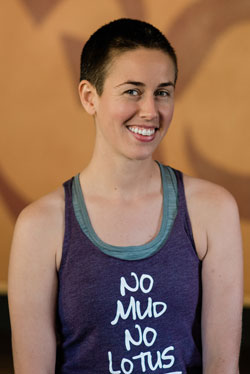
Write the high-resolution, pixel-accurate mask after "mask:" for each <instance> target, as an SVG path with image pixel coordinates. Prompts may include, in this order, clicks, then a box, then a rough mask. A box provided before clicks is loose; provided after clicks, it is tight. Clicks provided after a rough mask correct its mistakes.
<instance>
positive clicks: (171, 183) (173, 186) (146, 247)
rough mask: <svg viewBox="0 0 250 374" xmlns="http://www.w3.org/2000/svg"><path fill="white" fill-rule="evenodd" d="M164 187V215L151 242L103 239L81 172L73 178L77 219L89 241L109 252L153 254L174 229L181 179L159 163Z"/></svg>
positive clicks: (133, 255) (129, 256) (129, 257)
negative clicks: (123, 242)
mask: <svg viewBox="0 0 250 374" xmlns="http://www.w3.org/2000/svg"><path fill="white" fill-rule="evenodd" d="M157 164H158V165H159V168H160V172H161V179H162V186H163V216H162V223H161V227H160V231H159V233H158V234H157V236H156V237H155V238H154V239H153V240H151V241H150V242H148V243H146V244H143V245H136V246H114V245H110V244H108V243H105V242H103V241H102V240H101V239H100V238H99V237H98V236H97V235H96V233H95V231H94V229H93V226H92V224H91V222H90V218H89V215H88V212H87V208H86V204H85V201H84V196H83V193H82V189H81V185H80V180H79V174H78V175H76V176H75V177H74V178H73V184H72V200H73V208H74V212H75V216H76V219H77V221H78V223H79V225H80V227H81V229H82V231H83V232H84V234H85V235H86V236H87V237H88V238H89V240H90V241H91V242H92V243H93V244H94V245H95V246H96V247H98V248H99V249H100V250H101V251H102V252H103V253H105V254H106V255H109V256H112V257H116V258H119V259H122V260H140V259H144V258H147V257H150V256H152V255H153V254H155V253H156V252H157V251H158V250H160V249H161V247H162V246H163V244H164V243H165V242H166V240H167V239H168V237H169V234H170V232H171V229H172V226H173V223H174V220H175V217H176V214H177V206H178V201H177V200H178V196H177V181H176V176H175V173H174V171H173V170H172V169H171V168H170V167H169V166H163V165H162V164H160V163H158V162H157Z"/></svg>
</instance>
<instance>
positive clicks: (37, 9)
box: [20, 0, 62, 23]
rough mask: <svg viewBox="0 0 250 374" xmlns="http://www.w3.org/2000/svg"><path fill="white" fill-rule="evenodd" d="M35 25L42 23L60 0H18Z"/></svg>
mask: <svg viewBox="0 0 250 374" xmlns="http://www.w3.org/2000/svg"><path fill="white" fill-rule="evenodd" d="M20 1H21V2H22V3H23V4H24V5H25V6H26V7H27V8H28V10H29V12H30V14H31V16H32V17H33V19H34V20H35V22H36V23H40V22H42V21H43V20H44V19H45V18H46V17H47V16H48V15H49V13H50V12H51V11H52V10H53V9H54V7H55V6H56V5H57V4H58V3H60V2H61V1H62V0H20Z"/></svg>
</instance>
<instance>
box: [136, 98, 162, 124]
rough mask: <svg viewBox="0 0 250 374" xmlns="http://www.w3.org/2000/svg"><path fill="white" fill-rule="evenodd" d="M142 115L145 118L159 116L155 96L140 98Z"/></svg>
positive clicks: (150, 118)
mask: <svg viewBox="0 0 250 374" xmlns="http://www.w3.org/2000/svg"><path fill="white" fill-rule="evenodd" d="M139 105H140V117H141V118H143V119H145V120H148V121H150V120H153V119H155V118H157V117H158V110H157V104H156V102H155V97H154V96H151V95H148V96H147V97H146V96H145V97H143V98H141V100H140V104H139Z"/></svg>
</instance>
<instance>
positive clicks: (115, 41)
mask: <svg viewBox="0 0 250 374" xmlns="http://www.w3.org/2000/svg"><path fill="white" fill-rule="evenodd" d="M140 47H143V48H149V49H158V50H161V51H163V52H164V53H166V54H168V55H169V56H170V58H171V59H172V61H173V64H174V67H175V82H174V83H176V80H177V75H178V67H177V57H176V54H175V51H174V49H173V47H172V46H171V44H170V42H169V41H168V40H167V38H166V37H165V36H164V35H163V34H162V33H161V32H160V31H159V30H158V29H157V28H156V27H154V26H152V25H151V24H149V23H147V22H143V21H139V20H135V19H129V18H120V19H117V20H115V21H112V22H110V23H108V24H106V25H104V26H102V27H100V28H99V29H98V30H97V31H96V32H94V34H93V35H91V37H90V38H89V39H88V41H87V42H86V44H85V45H84V47H83V50H82V54H81V74H80V80H83V79H86V80H88V81H89V82H90V83H91V84H92V85H93V86H94V87H95V89H96V91H97V93H98V95H99V96H101V94H102V92H103V86H104V81H105V78H106V75H107V71H108V67H109V66H110V63H111V61H112V59H113V58H114V57H115V56H117V55H119V54H121V53H123V52H126V51H129V50H134V49H137V48H140Z"/></svg>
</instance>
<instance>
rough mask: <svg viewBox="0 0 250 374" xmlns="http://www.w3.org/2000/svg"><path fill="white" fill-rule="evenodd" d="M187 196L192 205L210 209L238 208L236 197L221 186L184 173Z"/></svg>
mask: <svg viewBox="0 0 250 374" xmlns="http://www.w3.org/2000/svg"><path fill="white" fill-rule="evenodd" d="M183 182H184V186H185V195H186V198H187V200H188V201H190V203H192V204H198V205H199V206H200V207H203V208H209V207H210V209H216V211H217V212H218V210H221V209H226V208H227V207H230V206H231V207H235V206H237V203H236V200H235V198H234V196H233V195H232V194H231V192H230V191H228V190H227V189H226V188H224V187H223V186H221V185H218V184H216V183H213V182H211V181H208V180H205V179H200V178H197V177H193V176H190V175H187V174H184V173H183Z"/></svg>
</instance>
